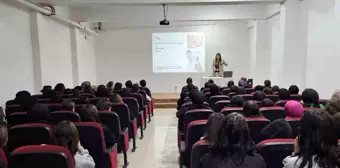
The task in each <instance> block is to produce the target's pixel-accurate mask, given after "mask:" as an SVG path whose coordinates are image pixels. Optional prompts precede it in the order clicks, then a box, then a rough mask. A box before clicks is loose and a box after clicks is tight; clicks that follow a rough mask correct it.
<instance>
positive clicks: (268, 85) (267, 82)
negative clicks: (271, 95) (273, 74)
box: [264, 80, 272, 88]
mask: <svg viewBox="0 0 340 168" xmlns="http://www.w3.org/2000/svg"><path fill="white" fill-rule="evenodd" d="M264 87H268V88H271V87H272V82H271V81H270V80H265V81H264Z"/></svg>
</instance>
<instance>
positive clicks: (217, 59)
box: [215, 53, 222, 63]
mask: <svg viewBox="0 0 340 168" xmlns="http://www.w3.org/2000/svg"><path fill="white" fill-rule="evenodd" d="M215 62H219V63H220V62H222V57H221V54H220V53H217V54H216V56H215Z"/></svg>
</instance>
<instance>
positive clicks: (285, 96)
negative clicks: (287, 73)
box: [279, 88, 290, 100]
mask: <svg viewBox="0 0 340 168" xmlns="http://www.w3.org/2000/svg"><path fill="white" fill-rule="evenodd" d="M289 99H290V93H289V90H287V89H285V88H281V89H280V91H279V100H289Z"/></svg>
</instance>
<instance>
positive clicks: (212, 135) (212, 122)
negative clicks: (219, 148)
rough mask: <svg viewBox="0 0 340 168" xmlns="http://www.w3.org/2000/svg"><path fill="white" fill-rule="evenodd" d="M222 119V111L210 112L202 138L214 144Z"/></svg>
mask: <svg viewBox="0 0 340 168" xmlns="http://www.w3.org/2000/svg"><path fill="white" fill-rule="evenodd" d="M223 119H224V115H223V114H222V113H213V114H211V115H210V117H209V119H208V122H207V124H206V125H205V128H204V134H203V137H202V139H203V140H205V141H206V142H209V143H211V144H214V143H215V142H216V139H217V130H218V129H219V128H220V126H221V123H222V121H223Z"/></svg>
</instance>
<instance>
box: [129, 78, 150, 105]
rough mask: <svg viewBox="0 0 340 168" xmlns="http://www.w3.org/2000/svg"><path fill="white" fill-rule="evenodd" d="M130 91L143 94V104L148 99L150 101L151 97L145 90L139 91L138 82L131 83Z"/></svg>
mask: <svg viewBox="0 0 340 168" xmlns="http://www.w3.org/2000/svg"><path fill="white" fill-rule="evenodd" d="M131 93H137V94H141V95H142V96H143V101H144V104H146V103H147V102H148V101H151V98H150V97H149V96H148V95H147V94H146V93H145V92H142V93H141V91H140V89H139V85H138V83H135V84H133V85H132V87H131Z"/></svg>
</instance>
